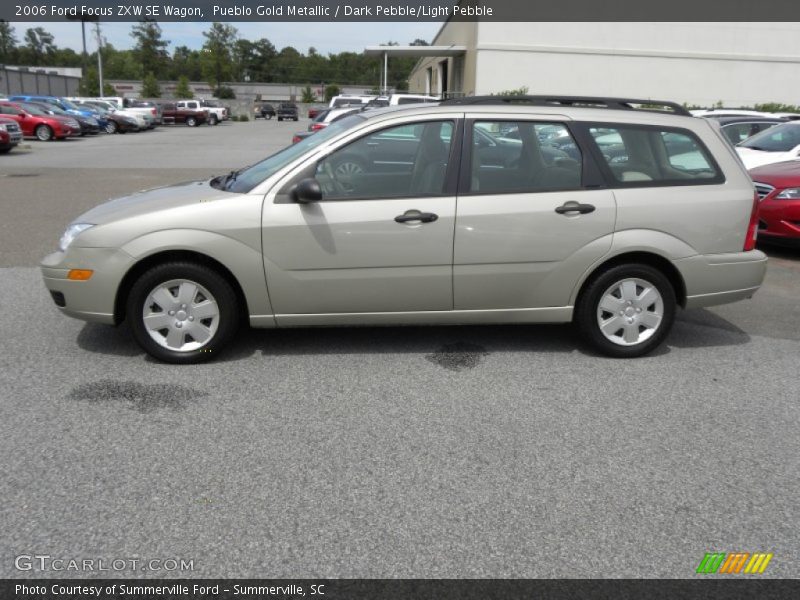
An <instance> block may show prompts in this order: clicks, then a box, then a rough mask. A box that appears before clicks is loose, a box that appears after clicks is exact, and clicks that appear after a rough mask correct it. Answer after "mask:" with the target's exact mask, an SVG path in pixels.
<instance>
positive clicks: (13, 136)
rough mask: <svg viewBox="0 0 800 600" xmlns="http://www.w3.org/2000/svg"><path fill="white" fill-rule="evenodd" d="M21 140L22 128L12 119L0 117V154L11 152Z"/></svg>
mask: <svg viewBox="0 0 800 600" xmlns="http://www.w3.org/2000/svg"><path fill="white" fill-rule="evenodd" d="M21 141H22V130H21V129H20V128H19V125H17V122H16V121H15V120H13V119H5V118H2V117H0V154H7V153H8V152H11V150H12V148H14V146H16V145H17V144H19V143H20V142H21Z"/></svg>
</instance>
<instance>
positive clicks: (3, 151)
mask: <svg viewBox="0 0 800 600" xmlns="http://www.w3.org/2000/svg"><path fill="white" fill-rule="evenodd" d="M9 152H11V148H10V147H9V148H0V154H8V153H9Z"/></svg>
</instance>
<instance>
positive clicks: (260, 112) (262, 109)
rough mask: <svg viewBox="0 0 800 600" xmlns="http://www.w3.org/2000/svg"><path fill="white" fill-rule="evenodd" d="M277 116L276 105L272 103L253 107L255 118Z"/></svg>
mask: <svg viewBox="0 0 800 600" xmlns="http://www.w3.org/2000/svg"><path fill="white" fill-rule="evenodd" d="M274 116H275V107H274V106H272V104H267V103H264V104H256V105H255V108H253V118H254V119H258V118H259V117H260V118H262V119H271V118H272V117H274Z"/></svg>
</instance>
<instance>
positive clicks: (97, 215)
mask: <svg viewBox="0 0 800 600" xmlns="http://www.w3.org/2000/svg"><path fill="white" fill-rule="evenodd" d="M210 182H211V180H210V179H207V180H204V181H187V182H184V183H178V184H175V185H168V186H163V187H157V188H152V189H149V190H144V191H141V192H136V193H134V194H131V195H129V196H123V197H121V198H115V199H113V200H109V201H108V202H105V203H103V204H100V205H99V206H96V207H94V208H93V209H91V210H89V211H88V212H85V213H83V214H82V215H81V216H80V217H78V218H77V219H75V221H74V222H76V223H93V224H95V225H103V224H106V223H112V222H114V221H120V220H123V219H129V218H132V217H138V216H141V215H145V214H148V213H154V212H159V211H163V210H170V209H174V208H180V207H184V206H191V205H196V204H200V203H205V202H213V201H217V200H225V199H228V198H231V197H232V196H236V195H238V194H232V193H231V192H223V191H221V190H218V189H216V188H213V187H211V185H210Z"/></svg>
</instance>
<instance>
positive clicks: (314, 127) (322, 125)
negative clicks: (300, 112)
mask: <svg viewBox="0 0 800 600" xmlns="http://www.w3.org/2000/svg"><path fill="white" fill-rule="evenodd" d="M320 129H325V123H312V124H311V128H310V129H309V131H319V130H320Z"/></svg>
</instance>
